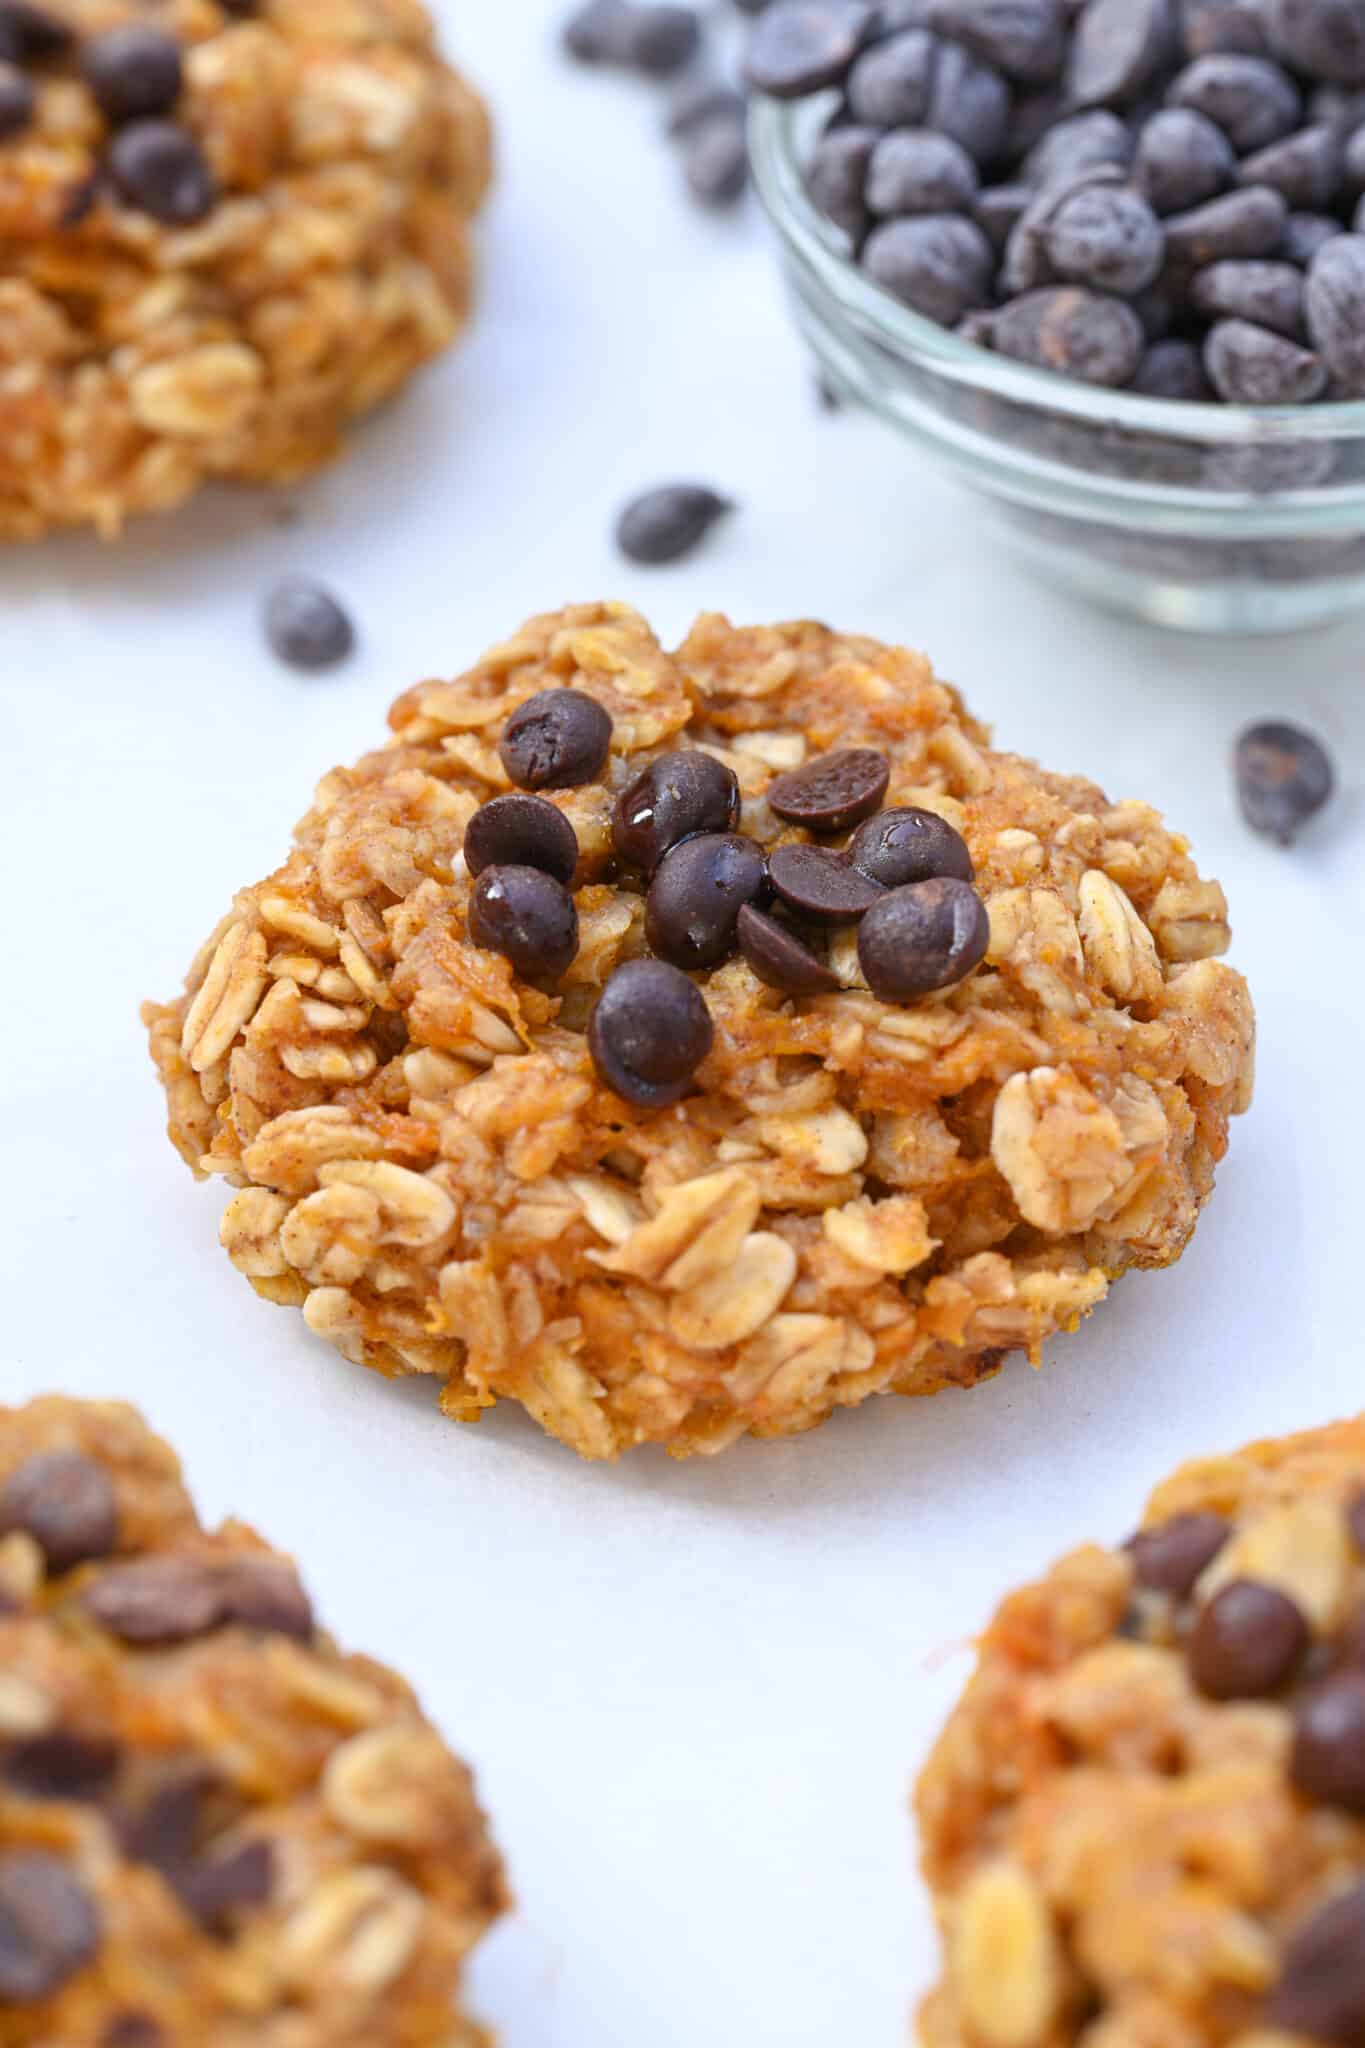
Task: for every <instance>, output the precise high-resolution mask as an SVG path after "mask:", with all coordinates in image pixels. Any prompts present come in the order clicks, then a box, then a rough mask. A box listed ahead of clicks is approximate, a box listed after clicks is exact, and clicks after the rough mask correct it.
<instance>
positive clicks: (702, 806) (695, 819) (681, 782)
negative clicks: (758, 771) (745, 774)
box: [611, 747, 740, 875]
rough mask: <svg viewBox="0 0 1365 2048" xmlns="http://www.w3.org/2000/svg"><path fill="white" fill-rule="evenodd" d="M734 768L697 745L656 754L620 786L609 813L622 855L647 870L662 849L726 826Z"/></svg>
mask: <svg viewBox="0 0 1365 2048" xmlns="http://www.w3.org/2000/svg"><path fill="white" fill-rule="evenodd" d="M739 808H740V806H739V784H738V782H737V781H736V780H735V775H734V771H733V769H730V768H727V767H726V766H725V764H724V762H722V761H718V760H717V759H716V757H715V755H714V754H707V753H704V752H703V751H702V749H701V748H700V747H685V748H679V749H677V750H675V751H674V752H672V753H668V754H660V755H659V756H658V757H657V758H656V759H655V760H653V761H651V762H650V763H649V765H648V766H647V767H645V768H642V769H641V771H640V773H639V774H638V775H637V776H636V777H635V780H634V781H633V782H630V783H628V784H627V785H626V787H625V788H624V789H623V790H622V792H621V794H620V796H619V797H618V798H617V799H616V806H615V809H614V810H613V812H612V818H611V836H612V843H613V844H614V846H615V848H616V851H617V852H618V853H619V854H620V856H621V858H622V860H624V861H629V863H630V865H631V866H632V867H636V868H643V870H644V872H645V873H646V874H647V875H652V874H653V872H654V870H655V868H657V867H658V865H659V862H660V861H661V860H662V859H663V857H664V855H665V854H666V853H668V852H669V851H670V850H671V849H672V848H673V847H675V846H677V845H678V844H679V843H680V841H682V840H684V839H692V838H694V837H695V836H696V835H697V834H698V833H699V832H729V831H731V830H732V829H733V827H734V825H735V824H736V822H737V821H738V818H739Z"/></svg>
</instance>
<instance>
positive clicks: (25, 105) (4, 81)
mask: <svg viewBox="0 0 1365 2048" xmlns="http://www.w3.org/2000/svg"><path fill="white" fill-rule="evenodd" d="M37 104H38V95H37V92H36V91H35V90H34V86H33V82H32V80H31V79H28V78H26V77H25V76H24V74H23V72H22V71H20V70H19V69H18V67H17V66H16V65H14V64H9V63H6V62H5V60H4V57H3V55H0V142H4V141H5V140H7V138H8V137H9V136H11V135H18V134H20V133H21V132H22V131H23V130H24V129H25V128H27V126H28V124H29V122H30V121H31V120H32V119H33V110H34V108H35V107H36V106H37Z"/></svg>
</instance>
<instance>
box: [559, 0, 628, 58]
mask: <svg viewBox="0 0 1365 2048" xmlns="http://www.w3.org/2000/svg"><path fill="white" fill-rule="evenodd" d="M633 11H634V10H633V7H632V4H631V0H587V5H586V6H584V7H580V8H578V9H577V10H576V12H574V13H573V14H571V15H570V16H569V18H568V20H567V21H566V22H565V24H564V26H563V28H562V30H561V31H560V35H561V39H562V41H563V44H564V48H565V49H566V50H567V51H568V53H569V55H570V56H571V57H576V58H577V59H578V61H579V63H580V64H625V63H627V62H628V61H629V59H628V57H627V54H626V53H627V50H628V48H629V40H628V38H629V32H630V17H631V14H632V13H633Z"/></svg>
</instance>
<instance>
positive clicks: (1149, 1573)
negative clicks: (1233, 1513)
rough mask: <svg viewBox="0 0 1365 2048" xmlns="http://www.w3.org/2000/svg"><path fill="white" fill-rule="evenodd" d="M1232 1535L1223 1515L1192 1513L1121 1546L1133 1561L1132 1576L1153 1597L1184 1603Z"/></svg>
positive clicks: (1171, 1519)
mask: <svg viewBox="0 0 1365 2048" xmlns="http://www.w3.org/2000/svg"><path fill="white" fill-rule="evenodd" d="M1231 1533H1232V1531H1231V1529H1230V1528H1229V1526H1228V1524H1227V1522H1226V1521H1225V1519H1224V1518H1223V1516H1222V1515H1214V1514H1207V1513H1203V1512H1197V1511H1192V1512H1191V1513H1189V1514H1184V1515H1171V1516H1169V1517H1168V1518H1167V1520H1166V1521H1164V1522H1154V1523H1152V1525H1151V1526H1150V1528H1146V1529H1139V1530H1138V1532H1137V1534H1136V1535H1135V1536H1130V1537H1129V1539H1128V1542H1127V1544H1126V1545H1125V1546H1124V1547H1125V1549H1126V1550H1127V1552H1128V1554H1129V1556H1130V1557H1131V1558H1132V1560H1133V1576H1134V1578H1135V1579H1136V1580H1137V1582H1138V1584H1139V1585H1140V1586H1146V1587H1148V1588H1149V1590H1150V1591H1152V1592H1154V1593H1169V1594H1170V1595H1171V1596H1172V1598H1173V1599H1176V1600H1185V1599H1188V1597H1189V1595H1190V1594H1191V1593H1192V1592H1193V1591H1194V1586H1195V1581H1196V1579H1197V1578H1198V1577H1199V1574H1200V1573H1201V1572H1202V1571H1203V1570H1204V1569H1205V1567H1206V1566H1207V1565H1210V1564H1212V1563H1213V1560H1214V1558H1215V1557H1217V1555H1218V1553H1219V1551H1220V1550H1221V1549H1222V1548H1223V1545H1224V1544H1225V1543H1226V1542H1227V1540H1228V1537H1229V1536H1230V1535H1231Z"/></svg>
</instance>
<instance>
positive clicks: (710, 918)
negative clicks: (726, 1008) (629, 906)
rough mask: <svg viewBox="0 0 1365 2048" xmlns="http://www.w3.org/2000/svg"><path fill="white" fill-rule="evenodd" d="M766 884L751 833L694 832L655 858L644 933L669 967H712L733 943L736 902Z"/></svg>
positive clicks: (761, 892)
mask: <svg viewBox="0 0 1365 2048" xmlns="http://www.w3.org/2000/svg"><path fill="white" fill-rule="evenodd" d="M767 889H768V872H767V863H766V861H765V860H764V858H763V851H762V848H761V847H758V846H756V845H755V844H754V842H753V840H752V839H745V838H743V837H742V836H741V835H740V834H739V833H737V832H703V833H700V834H699V835H698V836H697V837H696V838H695V839H685V840H684V841H683V842H682V844H681V845H680V846H675V847H674V848H673V849H672V850H671V852H669V853H667V854H665V855H664V858H663V859H662V861H661V862H660V863H659V866H658V869H657V871H656V873H655V876H654V879H653V881H652V882H651V883H650V885H649V895H648V896H647V897H646V899H645V936H646V937H647V938H648V940H649V943H650V945H651V946H652V947H653V949H654V951H655V952H656V953H658V954H659V955H660V957H661V958H662V959H664V960H668V961H671V962H672V964H673V966H675V967H685V968H689V969H697V968H702V967H717V966H719V965H720V963H721V961H722V960H726V959H728V958H729V956H730V954H731V953H733V951H734V949H735V924H736V920H737V919H738V917H739V912H740V906H741V905H742V904H745V903H756V902H758V901H760V900H761V899H762V898H763V897H764V896H765V895H766V894H767Z"/></svg>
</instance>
